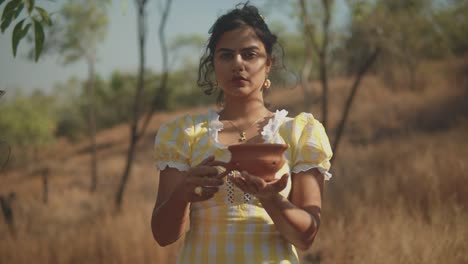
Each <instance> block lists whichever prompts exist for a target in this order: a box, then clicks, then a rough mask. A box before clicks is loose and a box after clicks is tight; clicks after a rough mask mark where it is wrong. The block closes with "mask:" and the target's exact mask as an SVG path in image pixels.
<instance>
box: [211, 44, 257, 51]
mask: <svg viewBox="0 0 468 264" xmlns="http://www.w3.org/2000/svg"><path fill="white" fill-rule="evenodd" d="M246 50H260V48H259V47H257V46H255V45H253V46H248V47H245V48H242V49H241V51H246ZM234 51H235V50H233V49H228V48H219V49H218V50H216V51H215V52H234Z"/></svg>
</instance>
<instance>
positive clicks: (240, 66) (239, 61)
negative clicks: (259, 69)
mask: <svg viewBox="0 0 468 264" xmlns="http://www.w3.org/2000/svg"><path fill="white" fill-rule="evenodd" d="M244 67H245V65H244V59H243V58H242V55H241V54H236V55H235V56H234V59H233V62H232V71H233V72H241V71H243V70H244Z"/></svg>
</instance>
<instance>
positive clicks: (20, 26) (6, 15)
mask: <svg viewBox="0 0 468 264" xmlns="http://www.w3.org/2000/svg"><path fill="white" fill-rule="evenodd" d="M4 2H5V1H4V0H0V6H1V5H2V4H3V3H4ZM5 3H6V4H5V8H4V9H3V13H2V18H1V25H0V29H1V32H2V33H4V32H5V30H6V29H7V28H8V27H9V26H10V25H11V23H12V22H14V21H17V20H19V16H20V14H21V13H22V12H23V10H25V9H26V12H27V15H26V17H25V18H23V19H21V20H20V21H19V22H16V24H15V27H14V29H13V33H12V38H11V39H12V48H13V56H15V57H16V51H17V49H18V45H19V43H20V41H21V40H22V39H23V38H24V37H25V36H26V35H27V34H28V32H29V30H30V29H31V26H32V28H33V33H34V44H35V45H34V46H35V48H34V51H35V56H34V59H35V61H37V60H38V59H39V57H40V55H41V53H42V49H43V46H44V26H51V25H52V20H51V18H50V16H49V14H48V13H47V11H46V10H44V9H43V8H42V7H39V6H36V4H35V1H34V0H10V1H9V2H8V3H7V2H5Z"/></svg>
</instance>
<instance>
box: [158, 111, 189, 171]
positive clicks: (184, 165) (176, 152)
mask: <svg viewBox="0 0 468 264" xmlns="http://www.w3.org/2000/svg"><path fill="white" fill-rule="evenodd" d="M189 119H190V117H188V116H183V117H179V118H177V119H175V120H173V121H171V122H169V123H166V124H163V125H161V127H160V128H159V130H158V132H157V134H156V139H155V144H154V158H155V163H156V167H157V168H158V169H159V170H163V169H165V168H166V167H171V168H176V169H178V170H179V171H187V170H188V169H189V168H190V166H191V142H190V137H189V134H188V133H187V132H188V131H189V130H190V123H191V122H190V120H189Z"/></svg>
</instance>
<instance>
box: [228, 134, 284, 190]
mask: <svg viewBox="0 0 468 264" xmlns="http://www.w3.org/2000/svg"><path fill="white" fill-rule="evenodd" d="M286 149H288V145H286V144H265V143H260V144H238V145H232V146H229V147H228V150H229V151H230V152H231V160H230V161H229V162H228V163H223V164H222V166H223V167H225V168H226V172H225V173H229V172H231V171H234V170H237V171H247V172H248V173H250V174H252V175H255V176H258V177H261V178H262V179H264V180H265V181H272V180H274V179H275V174H276V172H278V170H280V169H281V168H282V167H283V165H284V163H285V162H286V159H285V157H284V152H285V151H286Z"/></svg>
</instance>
